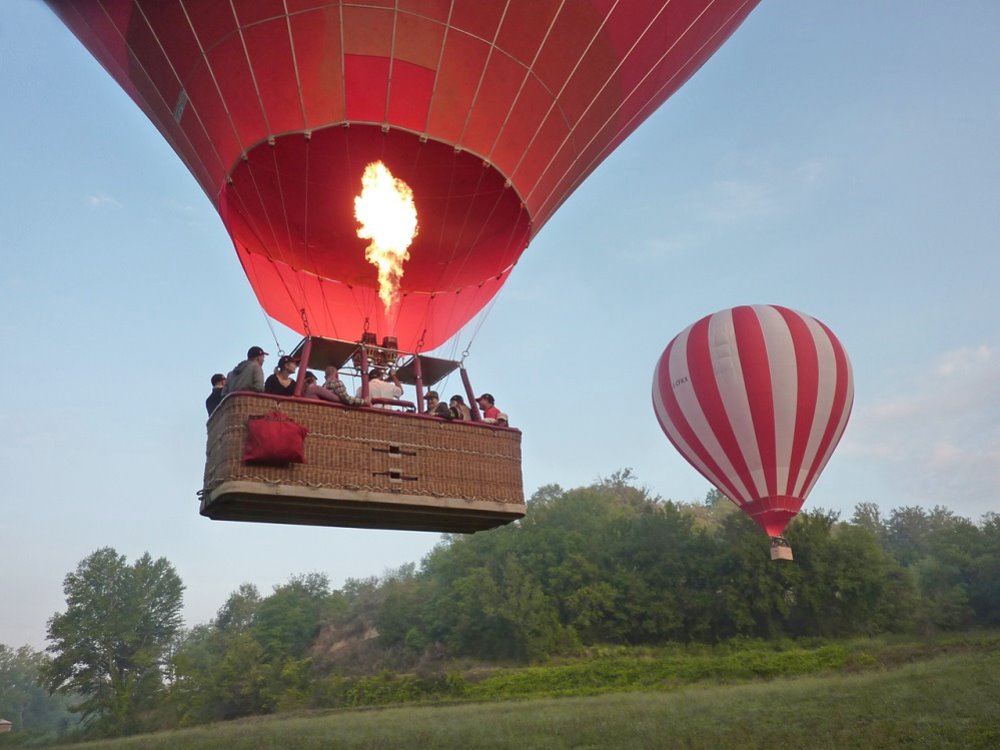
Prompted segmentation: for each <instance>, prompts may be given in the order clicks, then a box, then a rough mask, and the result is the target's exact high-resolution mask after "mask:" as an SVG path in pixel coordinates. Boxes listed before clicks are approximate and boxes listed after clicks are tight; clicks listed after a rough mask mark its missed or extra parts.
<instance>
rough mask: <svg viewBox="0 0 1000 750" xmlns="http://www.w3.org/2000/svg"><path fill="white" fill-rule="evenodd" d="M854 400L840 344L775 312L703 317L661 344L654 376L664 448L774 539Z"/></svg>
mask: <svg viewBox="0 0 1000 750" xmlns="http://www.w3.org/2000/svg"><path fill="white" fill-rule="evenodd" d="M853 400H854V383H853V375H852V372H851V364H850V361H849V360H848V358H847V354H846V352H845V351H844V349H843V347H842V346H841V344H840V342H839V341H838V340H837V337H836V336H834V334H833V332H832V331H830V329H829V328H827V327H826V326H825V325H823V324H822V323H820V322H819V321H818V320H816V319H815V318H812V317H810V316H808V315H804V314H803V313H800V312H796V311H794V310H789V309H788V308H785V307H778V306H777V305H753V306H741V307H734V308H732V309H729V310H722V311H720V312H717V313H714V314H713V315H708V316H706V317H704V318H702V319H701V320H699V321H698V322H697V323H695V324H694V325H692V326H690V327H689V328H687V329H686V330H684V331H683V332H682V333H680V334H678V335H677V336H676V337H675V338H674V339H673V341H671V342H670V343H669V344H668V345H667V348H666V349H665V350H664V351H663V354H662V356H661V357H660V359H659V362H658V363H657V365H656V371H655V374H654V376H653V407H654V409H655V412H656V417H657V419H658V420H659V422H660V427H662V428H663V431H664V433H666V435H667V437H668V438H669V439H670V442H671V443H673V444H674V447H675V448H677V450H678V451H679V452H680V453H681V455H682V456H684V458H685V459H687V460H688V461H689V462H690V463H691V465H692V466H694V467H695V468H696V469H697V470H698V471H699V472H701V473H702V475H704V476H705V478H706V479H708V480H709V481H710V482H711V483H712V484H714V485H715V486H716V487H718V489H719V490H720V491H721V492H723V493H724V494H725V495H726V496H727V497H728V498H729V499H730V500H732V501H733V502H734V503H736V505H738V506H739V507H740V508H741V509H742V510H743V511H744V512H746V513H747V514H748V515H749V516H750V517H751V518H752V519H753V520H754V521H756V522H757V524H758V525H759V526H760V527H761V528H762V529H764V531H766V532H767V534H768V535H769V536H771V537H780V536H781V534H782V533H783V531H784V529H785V526H786V525H787V524H788V522H789V521H790V520H791V519H792V518H793V517H794V516H795V515H796V514H797V513H798V512H799V509H800V508H801V507H802V503H803V502H804V501H805V499H806V497H807V496H808V495H809V491H810V490H811V489H812V487H813V485H814V484H815V482H816V480H817V478H818V477H819V474H820V472H821V471H822V470H823V467H824V466H826V463H827V461H829V459H830V456H831V454H832V453H833V450H834V448H835V447H836V446H837V442H838V441H839V440H840V437H841V435H842V434H843V432H844V428H845V427H846V425H847V419H848V416H849V415H850V411H851V405H852V403H853Z"/></svg>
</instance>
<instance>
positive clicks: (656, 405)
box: [653, 353, 741, 505]
mask: <svg viewBox="0 0 1000 750" xmlns="http://www.w3.org/2000/svg"><path fill="white" fill-rule="evenodd" d="M666 358H667V355H666V353H664V355H663V356H662V357H660V360H659V362H657V364H656V370H655V372H654V374H653V410H654V412H655V413H656V421H658V422H659V423H660V428H661V429H662V430H663V432H664V434H666V436H667V438H668V439H669V440H670V442H671V443H673V445H674V447H675V448H676V449H677V451H678V453H680V454H681V455H682V456H684V458H685V459H686V460H687V461H688V463H690V464H691V465H692V466H694V468H696V469H697V470H698V471H699V472H700V473H701V475H702V476H703V477H705V479H707V480H708V481H709V482H711V483H712V484H714V485H715V486H716V487H718V488H719V489H720V490H721V491H722V492H723V493H724V494H725V495H726V496H727V497H729V499H730V500H732V501H733V502H734V503H736V504H737V505H739V504H741V503H740V500H739V493H737V492H736V490H735V488H732V487H730V485H729V483H728V482H727V481H726V479H725V477H724V476H723V475H722V474H721V473H719V472H716V471H714V470H713V469H712V468H711V467H710V466H709V465H708V464H707V463H706V462H705V461H704V460H702V458H701V456H702V455H705V454H707V452H706V451H705V449H704V446H698V447H697V448H695V447H694V446H692V445H691V444H690V443H688V441H687V440H686V439H685V438H684V434H683V433H685V432H686V433H688V434H693V432H692V431H691V428H690V425H687V424H686V422H684V423H683V424H678V423H679V422H683V420H684V417H683V415H682V414H681V412H680V408H679V407H677V406H676V402H675V404H674V407H675V411H674V414H675V416H676V417H677V422H675V420H674V419H672V418H671V411H670V409H669V408H668V406H667V405H666V404H665V403H664V400H663V393H664V392H665V388H664V386H666V388H670V384H671V383H672V382H673V380H672V379H671V377H670V372H669V366H668V368H667V370H666V371H663V370H662V369H661V368H663V367H664V364H665V360H666ZM664 378H666V381H665V382H664ZM667 392H669V391H667ZM682 428H683V429H682Z"/></svg>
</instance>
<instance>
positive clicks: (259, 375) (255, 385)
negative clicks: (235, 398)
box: [222, 346, 267, 396]
mask: <svg viewBox="0 0 1000 750" xmlns="http://www.w3.org/2000/svg"><path fill="white" fill-rule="evenodd" d="M266 356H267V352H265V351H264V350H263V349H261V348H260V347H259V346H251V347H250V348H249V349H248V350H247V358H246V359H244V360H243V361H242V362H240V363H239V364H238V365H236V367H234V368H233V369H232V370H230V371H229V374H228V375H226V385H225V387H224V388H223V389H222V395H223V396H227V395H229V394H230V393H234V392H235V391H256V392H257V393H263V392H264V358H265V357H266Z"/></svg>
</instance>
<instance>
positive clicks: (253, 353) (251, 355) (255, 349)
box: [247, 346, 267, 359]
mask: <svg viewBox="0 0 1000 750" xmlns="http://www.w3.org/2000/svg"><path fill="white" fill-rule="evenodd" d="M261 354H264V355H266V354H267V352H265V351H264V350H263V349H261V348H260V347H259V346H251V347H250V348H249V349H247V359H256V358H257V357H259V356H260V355H261Z"/></svg>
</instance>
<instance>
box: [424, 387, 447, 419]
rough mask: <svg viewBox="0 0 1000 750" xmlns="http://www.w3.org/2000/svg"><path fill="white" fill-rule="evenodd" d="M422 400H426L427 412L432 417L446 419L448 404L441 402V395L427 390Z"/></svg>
mask: <svg viewBox="0 0 1000 750" xmlns="http://www.w3.org/2000/svg"><path fill="white" fill-rule="evenodd" d="M424 401H426V402H427V413H428V414H430V415H431V416H432V417H444V418H445V419H448V404H442V403H441V397H440V396H439V395H438V392H437V391H427V395H426V396H424Z"/></svg>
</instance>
